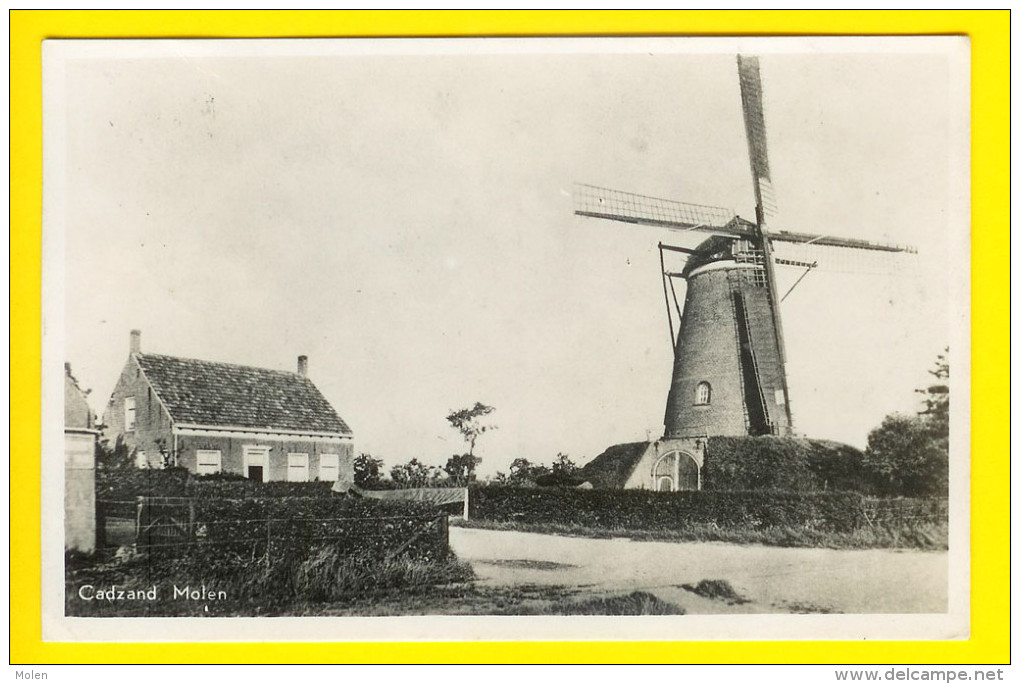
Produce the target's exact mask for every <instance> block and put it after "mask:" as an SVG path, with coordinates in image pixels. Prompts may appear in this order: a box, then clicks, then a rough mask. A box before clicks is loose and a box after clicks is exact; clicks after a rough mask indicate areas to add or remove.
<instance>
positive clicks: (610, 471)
mask: <svg viewBox="0 0 1020 684" xmlns="http://www.w3.org/2000/svg"><path fill="white" fill-rule="evenodd" d="M647 450H648V442H629V443H627V444H616V445H614V446H611V447H609V448H608V449H606V450H605V451H603V452H602V453H601V454H599V455H598V456H596V457H595V458H594V459H593V460H592V461H591V462H590V463H587V464H586V465H585V466H584V468H582V469H581V477H583V478H584V479H585V480H588V481H589V482H591V483H592V485H593V486H594V487H595V488H596V489H623V486H624V485H625V484H626V483H627V480H628V479H630V476H631V473H633V472H634V468H636V467H637V464H638V461H640V460H641V457H642V456H644V454H645V451H647Z"/></svg>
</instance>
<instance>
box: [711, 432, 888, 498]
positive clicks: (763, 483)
mask: <svg viewBox="0 0 1020 684" xmlns="http://www.w3.org/2000/svg"><path fill="white" fill-rule="evenodd" d="M863 463H864V455H863V453H862V452H861V451H860V450H858V449H855V448H854V447H852V446H849V445H847V444H840V443H839V442H831V441H827V440H818V439H803V438H795V437H773V436H764V437H712V438H710V439H709V440H708V447H707V448H706V450H705V466H704V470H703V471H702V478H703V479H702V481H703V482H704V487H705V489H707V490H714V491H722V490H752V489H783V490H792V491H801V492H803V491H821V490H840V491H842V490H849V491H867V489H868V479H867V477H866V474H865V472H864V468H863Z"/></svg>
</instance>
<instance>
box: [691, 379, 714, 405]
mask: <svg viewBox="0 0 1020 684" xmlns="http://www.w3.org/2000/svg"><path fill="white" fill-rule="evenodd" d="M694 403H695V404H699V405H700V404H711V403H712V386H711V385H709V384H708V383H707V382H704V381H702V382H699V383H698V389H697V391H696V392H695V393H694Z"/></svg>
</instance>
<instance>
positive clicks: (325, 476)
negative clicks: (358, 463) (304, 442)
mask: <svg viewBox="0 0 1020 684" xmlns="http://www.w3.org/2000/svg"><path fill="white" fill-rule="evenodd" d="M339 477H340V457H339V456H338V455H336V454H321V455H320V456H319V479H320V480H321V481H323V482H336V481H337V478H339Z"/></svg>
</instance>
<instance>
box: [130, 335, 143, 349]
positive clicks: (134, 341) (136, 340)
mask: <svg viewBox="0 0 1020 684" xmlns="http://www.w3.org/2000/svg"><path fill="white" fill-rule="evenodd" d="M131 353H132V354H141V353H142V331H141V330H132V331H131Z"/></svg>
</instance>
